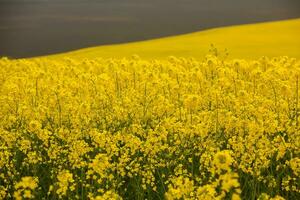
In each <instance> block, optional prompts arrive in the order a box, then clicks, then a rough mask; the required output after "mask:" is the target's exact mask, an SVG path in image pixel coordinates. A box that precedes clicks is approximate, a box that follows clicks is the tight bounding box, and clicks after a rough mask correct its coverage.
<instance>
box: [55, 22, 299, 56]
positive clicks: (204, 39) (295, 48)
mask: <svg viewBox="0 0 300 200" xmlns="http://www.w3.org/2000/svg"><path fill="white" fill-rule="evenodd" d="M211 44H214V46H216V47H217V48H218V49H220V50H224V49H225V48H226V49H228V52H229V57H230V58H243V59H255V58H258V57H261V56H268V57H274V56H289V57H295V58H300V19H293V20H285V21H277V22H268V23H259V24H251V25H240V26H232V27H225V28H216V29H211V30H207V31H200V32H196V33H191V34H185V35H180V36H173V37H166V38H161V39H154V40H148V41H142V42H134V43H128V44H119V45H107V46H99V47H92V48H86V49H82V50H77V51H72V52H68V53H63V54H57V55H52V56H50V57H51V58H52V57H54V58H59V57H65V56H67V57H77V58H95V57H103V58H110V57H113V58H122V57H129V56H132V55H133V54H138V55H139V56H140V57H142V58H143V59H163V58H166V57H168V56H182V57H194V58H202V57H203V56H204V55H206V54H207V53H208V50H209V49H210V45H211Z"/></svg>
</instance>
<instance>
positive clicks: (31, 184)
mask: <svg viewBox="0 0 300 200" xmlns="http://www.w3.org/2000/svg"><path fill="white" fill-rule="evenodd" d="M37 183H38V181H37V178H33V177H31V176H26V177H23V178H22V179H21V181H20V182H19V183H17V184H16V185H15V189H20V188H24V189H25V188H26V189H31V190H34V189H35V188H37V186H38V184H37Z"/></svg>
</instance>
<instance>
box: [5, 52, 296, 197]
mask: <svg viewBox="0 0 300 200" xmlns="http://www.w3.org/2000/svg"><path fill="white" fill-rule="evenodd" d="M216 55H217V54H213V53H212V54H211V55H207V56H206V57H204V58H203V59H188V58H180V57H169V58H168V59H167V60H143V59H140V58H139V57H138V56H132V57H130V58H127V59H125V58H124V59H100V58H98V59H70V58H64V59H46V58H40V59H31V60H27V59H18V60H10V59H7V58H2V59H0V117H1V120H0V199H17V200H18V199H92V200H93V199H95V200H102V199H148V200H150V199H168V200H171V199H198V200H209V199H233V200H237V199H260V200H271V199H272V200H275V199H277V200H282V199H299V198H300V187H299V186H300V157H299V155H300V154H299V153H300V149H299V147H300V132H299V128H300V127H299V122H300V118H299V114H300V113H299V108H300V105H299V94H300V91H299V84H300V83H299V79H300V61H299V60H297V59H294V58H288V57H277V58H272V59H271V58H267V57H262V58H260V59H256V60H248V61H246V60H236V59H235V60H233V59H226V57H225V56H224V57H222V56H219V55H218V56H216Z"/></svg>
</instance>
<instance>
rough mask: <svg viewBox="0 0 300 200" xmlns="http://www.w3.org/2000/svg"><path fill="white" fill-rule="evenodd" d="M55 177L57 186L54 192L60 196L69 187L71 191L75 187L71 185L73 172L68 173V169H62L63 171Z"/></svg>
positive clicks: (64, 193) (63, 194) (65, 192)
mask: <svg viewBox="0 0 300 200" xmlns="http://www.w3.org/2000/svg"><path fill="white" fill-rule="evenodd" d="M57 179H58V187H59V188H58V190H57V191H56V193H57V194H58V195H59V196H60V197H62V196H65V195H66V194H67V192H68V190H69V189H70V190H71V191H73V190H74V189H75V188H74V186H73V185H71V184H72V183H73V182H74V179H73V174H72V173H70V171H69V170H64V171H62V172H60V173H59V174H58V175H57Z"/></svg>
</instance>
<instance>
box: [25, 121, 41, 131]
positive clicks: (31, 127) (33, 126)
mask: <svg viewBox="0 0 300 200" xmlns="http://www.w3.org/2000/svg"><path fill="white" fill-rule="evenodd" d="M41 127H42V126H41V124H40V123H39V121H37V120H33V121H31V122H30V123H29V126H28V130H29V131H30V132H36V131H37V130H39V129H40V128H41Z"/></svg>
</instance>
